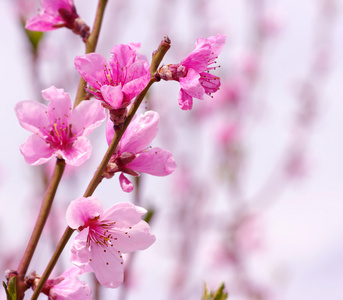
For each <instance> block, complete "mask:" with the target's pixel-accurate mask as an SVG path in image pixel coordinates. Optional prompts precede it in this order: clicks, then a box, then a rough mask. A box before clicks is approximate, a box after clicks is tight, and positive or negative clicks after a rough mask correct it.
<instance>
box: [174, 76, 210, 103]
mask: <svg viewBox="0 0 343 300" xmlns="http://www.w3.org/2000/svg"><path fill="white" fill-rule="evenodd" d="M199 79H200V74H199V73H198V72H197V71H195V70H193V69H189V70H188V72H187V76H186V77H182V78H180V86H181V88H182V89H183V90H185V91H186V92H187V94H188V95H190V96H192V97H194V98H197V99H200V100H203V98H204V93H205V90H204V88H203V87H202V85H201V84H200V81H199Z"/></svg>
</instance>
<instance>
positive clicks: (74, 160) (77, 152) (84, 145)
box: [56, 136, 92, 167]
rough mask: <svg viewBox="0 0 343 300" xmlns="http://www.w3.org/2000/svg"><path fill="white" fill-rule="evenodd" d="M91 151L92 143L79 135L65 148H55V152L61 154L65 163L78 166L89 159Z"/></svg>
mask: <svg viewBox="0 0 343 300" xmlns="http://www.w3.org/2000/svg"><path fill="white" fill-rule="evenodd" d="M91 152H92V144H91V142H90V141H89V139H87V138H86V137H83V136H80V137H78V138H77V139H76V140H75V142H74V143H73V144H72V145H71V146H70V148H67V149H65V150H63V151H62V150H57V151H56V154H57V155H60V156H62V157H63V158H64V159H65V161H66V164H68V165H72V166H76V167H78V166H80V165H82V164H83V163H84V162H85V161H86V160H87V159H89V157H90V155H91Z"/></svg>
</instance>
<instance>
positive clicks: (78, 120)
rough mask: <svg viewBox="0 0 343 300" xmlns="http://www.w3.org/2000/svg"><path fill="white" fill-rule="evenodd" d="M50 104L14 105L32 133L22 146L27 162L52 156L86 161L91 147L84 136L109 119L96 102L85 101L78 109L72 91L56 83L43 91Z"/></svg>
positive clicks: (38, 162)
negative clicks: (74, 106) (58, 87)
mask: <svg viewBox="0 0 343 300" xmlns="http://www.w3.org/2000/svg"><path fill="white" fill-rule="evenodd" d="M42 95H43V98H45V99H46V100H48V101H50V102H49V104H48V106H46V105H43V104H41V103H39V102H35V101H30V100H27V101H21V102H19V103H18V104H17V105H16V106H15V111H16V114H17V117H18V120H19V123H20V125H21V126H22V127H23V128H25V129H27V130H29V131H31V132H33V133H34V134H32V135H31V136H29V137H28V139H27V140H26V142H25V143H24V144H23V145H21V146H20V151H21V153H22V154H23V155H24V158H25V160H26V162H27V163H29V164H31V165H41V164H44V163H46V162H47V161H48V160H49V159H51V158H52V157H57V158H61V159H64V160H65V161H66V163H67V164H70V165H74V166H79V165H81V164H82V163H83V162H84V161H86V160H87V159H88V158H89V156H90V153H91V150H92V146H91V143H90V141H89V140H88V139H87V138H86V137H85V136H87V135H89V134H90V133H91V132H92V131H93V129H94V128H96V127H98V126H100V125H101V123H102V122H103V120H104V119H105V118H106V114H105V111H104V109H103V107H101V105H99V103H98V102H97V101H82V102H81V103H80V104H79V105H78V106H77V107H76V108H75V109H72V107H73V106H72V102H71V99H70V96H69V94H67V93H65V92H64V90H63V89H57V88H55V87H54V86H52V87H50V88H48V89H46V90H43V91H42Z"/></svg>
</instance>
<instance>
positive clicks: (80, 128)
mask: <svg viewBox="0 0 343 300" xmlns="http://www.w3.org/2000/svg"><path fill="white" fill-rule="evenodd" d="M105 118H106V113H105V109H104V107H103V106H102V105H101V102H99V101H97V100H87V101H82V102H81V103H80V104H79V105H78V106H76V108H75V109H74V110H73V114H72V117H71V120H70V123H71V124H72V128H71V130H72V133H73V135H75V136H80V135H83V136H87V135H89V134H90V133H91V132H92V131H93V130H94V129H95V128H96V127H98V126H100V125H101V124H102V122H103V121H104V120H105Z"/></svg>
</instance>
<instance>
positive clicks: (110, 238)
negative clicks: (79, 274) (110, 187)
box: [66, 197, 155, 288]
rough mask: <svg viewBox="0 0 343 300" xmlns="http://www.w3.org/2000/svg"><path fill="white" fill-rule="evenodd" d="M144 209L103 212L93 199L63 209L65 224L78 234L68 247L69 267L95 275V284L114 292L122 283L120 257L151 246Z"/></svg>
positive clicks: (130, 207) (118, 208)
mask: <svg viewBox="0 0 343 300" xmlns="http://www.w3.org/2000/svg"><path fill="white" fill-rule="evenodd" d="M145 213H146V210H145V209H144V208H141V207H138V206H135V205H133V204H131V203H118V204H115V205H113V206H111V207H110V208H109V209H108V210H106V211H105V212H104V211H103V207H102V205H101V203H100V201H99V200H98V199H97V198H95V197H88V198H83V197H82V198H78V199H76V200H74V201H72V202H71V203H70V205H69V207H68V209H67V214H66V217H67V223H68V225H69V226H70V227H71V228H73V229H78V230H79V231H80V233H79V234H78V235H77V236H76V237H75V240H74V242H73V245H72V247H71V256H70V260H71V262H72V263H74V264H75V265H77V266H79V267H83V268H85V269H87V270H91V271H93V272H94V273H95V276H96V277H97V279H98V280H99V282H100V283H101V284H102V285H103V286H105V287H109V288H116V287H118V286H119V285H120V284H121V283H122V282H123V271H124V269H123V256H122V253H128V252H133V251H136V250H144V249H146V248H148V247H149V246H151V245H152V244H153V243H154V242H155V236H154V235H153V234H151V233H150V227H149V225H148V223H146V222H145V221H143V220H142V219H141V216H142V215H144V214H145Z"/></svg>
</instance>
